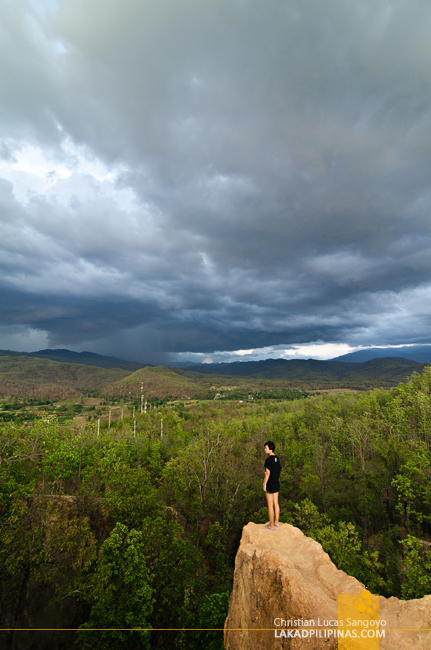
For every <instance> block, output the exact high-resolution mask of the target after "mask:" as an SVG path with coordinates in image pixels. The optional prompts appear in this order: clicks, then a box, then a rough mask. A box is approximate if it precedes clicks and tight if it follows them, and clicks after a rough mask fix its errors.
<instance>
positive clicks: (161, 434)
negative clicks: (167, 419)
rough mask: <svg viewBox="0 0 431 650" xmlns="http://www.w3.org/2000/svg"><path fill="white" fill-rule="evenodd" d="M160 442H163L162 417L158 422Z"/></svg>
mask: <svg viewBox="0 0 431 650" xmlns="http://www.w3.org/2000/svg"><path fill="white" fill-rule="evenodd" d="M160 440H163V415H162V419H161V420H160Z"/></svg>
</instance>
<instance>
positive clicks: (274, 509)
mask: <svg viewBox="0 0 431 650" xmlns="http://www.w3.org/2000/svg"><path fill="white" fill-rule="evenodd" d="M274 450H275V445H274V443H273V442H271V441H270V440H268V442H265V454H268V458H267V459H266V461H265V478H264V480H263V491H264V492H265V496H266V502H267V504H268V514H269V524H266V526H265V528H267V529H268V530H275V529H276V528H279V527H280V524H279V521H278V520H279V518H280V506H279V505H278V493H279V492H280V480H279V479H280V470H281V465H280V459H279V457H278V456H276V455H275V453H274Z"/></svg>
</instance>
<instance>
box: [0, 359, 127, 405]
mask: <svg viewBox="0 0 431 650" xmlns="http://www.w3.org/2000/svg"><path fill="white" fill-rule="evenodd" d="M129 374H130V372H129V371H127V370H123V369H121V368H113V369H106V368H98V367H97V366H86V365H79V364H74V363H61V362H59V361H50V360H48V359H39V358H37V357H34V358H31V357H25V356H20V357H11V356H6V357H0V393H1V394H3V395H14V396H17V397H20V396H22V395H26V396H29V397H35V398H40V397H50V398H56V399H57V398H66V397H74V396H75V395H77V394H78V393H79V391H80V390H82V389H87V390H92V389H93V390H94V389H104V388H105V387H106V386H108V385H110V384H112V383H113V382H116V381H118V380H120V379H122V378H123V377H125V376H127V375H129Z"/></svg>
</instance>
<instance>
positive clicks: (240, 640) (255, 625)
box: [225, 523, 431, 650]
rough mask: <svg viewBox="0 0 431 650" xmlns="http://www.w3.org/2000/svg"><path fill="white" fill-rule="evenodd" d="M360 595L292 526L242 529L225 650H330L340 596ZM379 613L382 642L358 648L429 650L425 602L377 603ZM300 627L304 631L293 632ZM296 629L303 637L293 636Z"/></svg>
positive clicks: (430, 623)
mask: <svg viewBox="0 0 431 650" xmlns="http://www.w3.org/2000/svg"><path fill="white" fill-rule="evenodd" d="M361 589H363V585H361V584H360V583H359V582H358V581H357V580H356V579H355V578H352V577H351V576H348V575H347V574H346V573H344V572H343V571H339V570H338V569H337V567H336V566H335V565H334V564H333V563H332V562H331V560H330V558H329V556H328V555H327V553H325V552H324V551H323V549H322V547H321V546H320V544H318V543H317V542H315V541H314V540H313V539H310V538H309V537H305V535H304V534H303V533H302V532H301V531H300V530H299V529H298V528H295V527H294V526H290V525H289V524H282V525H281V526H280V528H279V529H278V530H276V531H269V530H266V529H265V527H264V526H263V525H257V524H253V523H250V524H247V526H245V527H244V530H243V535H242V539H241V544H240V547H239V550H238V553H237V557H236V563H235V576H234V586H233V591H232V595H231V599H230V606H229V614H228V617H227V619H226V623H225V648H226V650H275V649H277V650H278V649H280V648H289V649H292V650H302V649H304V650H305V649H307V650H317V649H319V650H320V649H322V648H325V649H327V650H332V649H335V648H337V647H338V640H337V638H336V634H337V632H336V630H337V625H336V621H337V620H338V595H339V594H358V593H359V592H360V591H361ZM376 602H377V600H376ZM378 607H379V618H380V620H382V621H385V624H386V625H385V636H384V637H382V638H380V639H379V640H378V641H377V639H374V640H372V641H371V640H368V639H365V640H364V642H363V646H362V647H363V649H364V650H368V648H370V649H371V648H375V647H379V649H380V650H430V649H431V596H425V597H424V598H421V599H420V600H410V601H402V600H398V599H397V598H388V599H387V598H383V597H379V599H378ZM283 621H292V624H291V625H290V626H289V625H285V624H284V623H283ZM300 621H304V625H303V626H301V625H299V626H298V622H300ZM310 621H314V624H310V623H309V622H310ZM325 623H326V625H325ZM307 624H308V626H307ZM297 627H302V629H304V630H306V631H308V634H306V632H304V635H303V636H300V634H302V632H300V633H299V634H298V633H296V634H295V632H294V631H293V632H292V630H295V629H296V628H297ZM289 628H290V629H291V633H290V636H288V631H287V630H288V629H289ZM312 628H313V629H316V628H318V630H317V632H316V631H315V632H311V629H312ZM320 628H321V629H320ZM283 629H284V630H285V632H284V633H285V634H286V636H283V635H282V633H281V630H283ZM381 629H383V628H381ZM324 630H327V631H326V632H324ZM280 635H281V636H280ZM344 643H345V642H344V641H343V642H340V647H341V646H342V644H344ZM376 644H377V645H376ZM345 647H347V646H345ZM352 647H353V646H352ZM354 647H355V648H356V647H358V646H357V645H355V646H354Z"/></svg>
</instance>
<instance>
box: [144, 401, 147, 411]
mask: <svg viewBox="0 0 431 650" xmlns="http://www.w3.org/2000/svg"><path fill="white" fill-rule="evenodd" d="M146 412H147V400H145V406H144V413H146Z"/></svg>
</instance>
